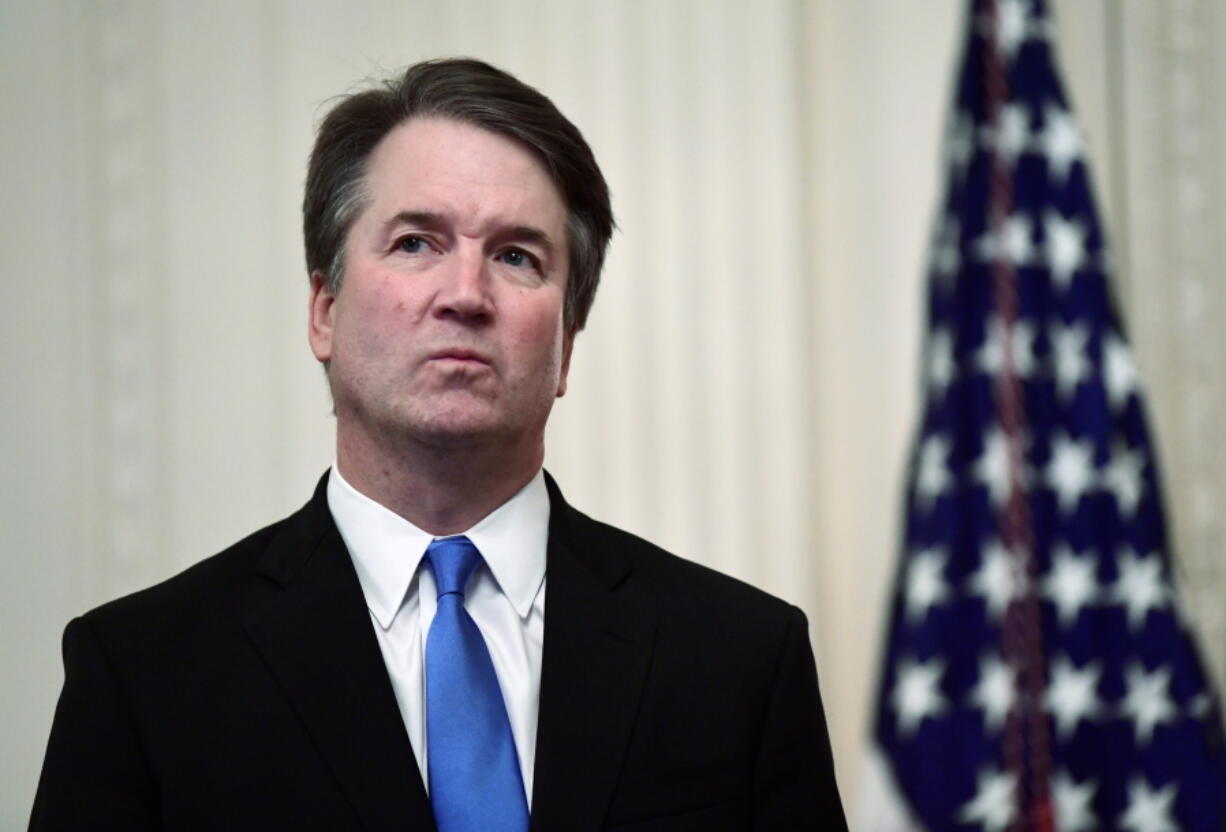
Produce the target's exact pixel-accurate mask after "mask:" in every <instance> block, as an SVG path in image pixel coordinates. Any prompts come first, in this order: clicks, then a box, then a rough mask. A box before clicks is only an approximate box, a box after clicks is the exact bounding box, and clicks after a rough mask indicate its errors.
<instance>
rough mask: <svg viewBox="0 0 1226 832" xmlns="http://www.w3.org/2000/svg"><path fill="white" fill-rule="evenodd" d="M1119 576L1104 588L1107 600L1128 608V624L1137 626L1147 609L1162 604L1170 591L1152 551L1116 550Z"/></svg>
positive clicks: (1147, 611)
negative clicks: (1143, 552)
mask: <svg viewBox="0 0 1226 832" xmlns="http://www.w3.org/2000/svg"><path fill="white" fill-rule="evenodd" d="M1118 560H1119V576H1118V577H1117V578H1116V579H1115V583H1113V584H1111V586H1110V587H1108V588H1107V600H1108V601H1110V602H1112V603H1116V604H1123V605H1124V606H1125V607H1126V608H1127V609H1128V627H1129V628H1130V629H1132V630H1138V629H1140V628H1141V626H1142V625H1144V624H1145V618H1146V616H1148V615H1149V611H1150V610H1153V609H1158V608H1160V607H1165V606H1166V605H1167V603H1168V602H1169V601H1170V591H1169V590H1168V589H1167V586H1166V582H1165V581H1164V580H1163V579H1162V561H1161V560H1160V559H1159V557H1158V556H1157V555H1156V554H1153V555H1150V556H1149V557H1139V556H1137V555H1136V554H1135V553H1133V552H1132V551H1131V550H1130V549H1121V550H1120V553H1119V558H1118Z"/></svg>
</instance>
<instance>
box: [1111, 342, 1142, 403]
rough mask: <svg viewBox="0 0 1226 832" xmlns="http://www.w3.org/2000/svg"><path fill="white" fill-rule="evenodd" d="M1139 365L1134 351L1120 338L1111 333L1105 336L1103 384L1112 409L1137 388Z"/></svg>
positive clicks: (1126, 399) (1125, 399)
mask: <svg viewBox="0 0 1226 832" xmlns="http://www.w3.org/2000/svg"><path fill="white" fill-rule="evenodd" d="M1137 382H1138V376H1137V366H1136V364H1134V363H1133V360H1132V351H1131V350H1129V349H1128V345H1127V344H1125V343H1124V342H1123V341H1122V340H1120V338H1119V337H1118V336H1116V335H1114V334H1109V335H1107V336H1106V337H1105V338H1103V384H1105V385H1106V387H1107V398H1108V399H1109V400H1110V402H1111V407H1112V409H1113V410H1114V409H1118V408H1119V407H1120V406H1121V405H1122V404H1124V403H1125V402H1127V401H1128V397H1129V396H1131V395H1132V394H1133V393H1134V392H1136V390H1137Z"/></svg>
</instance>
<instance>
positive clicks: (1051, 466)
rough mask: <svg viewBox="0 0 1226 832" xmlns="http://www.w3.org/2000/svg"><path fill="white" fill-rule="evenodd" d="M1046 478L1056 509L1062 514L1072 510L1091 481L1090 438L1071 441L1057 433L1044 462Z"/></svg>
mask: <svg viewBox="0 0 1226 832" xmlns="http://www.w3.org/2000/svg"><path fill="white" fill-rule="evenodd" d="M1047 482H1048V484H1049V485H1050V486H1051V487H1052V488H1053V489H1055V491H1056V496H1057V497H1058V498H1059V501H1060V510H1061V511H1063V512H1064V513H1066V514H1067V513H1068V512H1070V511H1072V510H1075V509H1076V508H1077V504H1078V503H1079V502H1080V501H1081V496H1082V495H1083V494H1085V493H1086V491H1088V490H1089V488H1090V486H1091V485H1092V484H1093V482H1094V446H1093V445H1092V444H1091V442H1090V440H1089V439H1083V440H1081V441H1080V442H1074V441H1073V440H1072V439H1069V438H1068V437H1067V436H1064V435H1063V434H1059V435H1057V436H1056V438H1055V439H1054V440H1053V441H1052V450H1051V461H1050V462H1048V464H1047Z"/></svg>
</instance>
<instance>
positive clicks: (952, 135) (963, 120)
mask: <svg viewBox="0 0 1226 832" xmlns="http://www.w3.org/2000/svg"><path fill="white" fill-rule="evenodd" d="M945 155H946V158H947V159H948V160H949V168H950V171H951V172H952V173H953V175H954V177H956V178H961V176H962V174H964V173H965V172H966V168H967V165H969V164H970V161H971V158H972V157H973V156H974V155H975V135H974V126H973V122H972V121H971V117H970V115H968V114H967V113H965V112H963V111H959V112H958V113H957V114H956V115H955V116H954V117H953V119H952V120H951V121H950V122H949V127H948V128H947V130H946V133H945Z"/></svg>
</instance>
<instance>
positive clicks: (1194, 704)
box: [1188, 692, 1213, 719]
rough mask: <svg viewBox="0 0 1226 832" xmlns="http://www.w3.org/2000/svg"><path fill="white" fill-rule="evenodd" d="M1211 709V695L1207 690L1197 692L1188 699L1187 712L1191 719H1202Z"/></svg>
mask: <svg viewBox="0 0 1226 832" xmlns="http://www.w3.org/2000/svg"><path fill="white" fill-rule="evenodd" d="M1211 710H1213V697H1212V696H1210V695H1209V694H1208V693H1207V692H1202V693H1198V694H1197V695H1196V696H1194V697H1192V699H1190V700H1189V701H1188V713H1189V714H1191V715H1192V718H1193V719H1204V718H1205V717H1207V716H1209V712H1210V711H1211Z"/></svg>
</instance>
